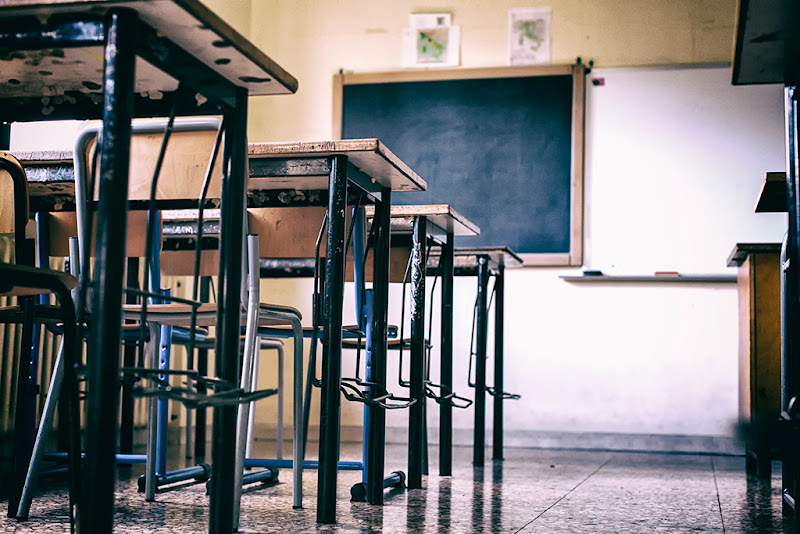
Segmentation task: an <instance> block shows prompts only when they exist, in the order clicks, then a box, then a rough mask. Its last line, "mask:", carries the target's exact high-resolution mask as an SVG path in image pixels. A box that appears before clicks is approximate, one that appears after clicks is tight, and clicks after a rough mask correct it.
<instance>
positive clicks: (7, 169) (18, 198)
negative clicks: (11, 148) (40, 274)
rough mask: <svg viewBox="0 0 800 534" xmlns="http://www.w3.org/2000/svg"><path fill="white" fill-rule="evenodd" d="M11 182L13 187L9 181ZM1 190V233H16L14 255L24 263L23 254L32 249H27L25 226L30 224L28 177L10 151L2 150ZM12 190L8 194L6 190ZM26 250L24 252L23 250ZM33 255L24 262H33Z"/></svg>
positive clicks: (0, 155)
mask: <svg viewBox="0 0 800 534" xmlns="http://www.w3.org/2000/svg"><path fill="white" fill-rule="evenodd" d="M9 181H10V182H11V184H10V185H11V188H9V187H8V185H7V184H8V182H9ZM0 191H3V192H4V193H3V194H2V195H3V196H2V208H0V233H3V234H11V233H13V234H14V245H13V249H14V257H15V259H16V261H17V262H21V263H22V261H21V260H22V259H23V256H25V255H28V254H30V253H31V252H32V250H27V249H25V246H26V244H27V243H26V241H25V227H26V226H27V224H28V218H29V216H30V213H29V205H28V179H27V177H26V176H25V170H24V169H23V168H22V165H21V164H20V162H19V161H18V160H17V158H15V157H14V156H12V155H11V154H9V153H8V152H3V151H0ZM7 191H12V192H13V195H12V196H8V195H7V194H6V193H5V192H7ZM23 250H24V252H23ZM32 259H33V258H32V257H30V258H25V261H24V263H31V262H32Z"/></svg>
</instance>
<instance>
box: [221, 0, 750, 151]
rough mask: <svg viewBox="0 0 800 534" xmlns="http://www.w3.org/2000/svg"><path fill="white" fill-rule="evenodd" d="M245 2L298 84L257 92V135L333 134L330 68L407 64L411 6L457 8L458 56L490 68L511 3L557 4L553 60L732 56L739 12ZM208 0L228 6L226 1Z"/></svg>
mask: <svg viewBox="0 0 800 534" xmlns="http://www.w3.org/2000/svg"><path fill="white" fill-rule="evenodd" d="M240 2H241V3H242V4H248V3H249V4H251V6H252V17H251V19H250V23H251V26H250V29H249V37H250V39H251V40H252V41H253V42H254V43H255V44H256V46H258V47H260V48H261V49H262V50H264V52H266V53H267V55H269V56H270V57H272V58H273V59H274V60H276V61H277V62H278V63H279V64H280V65H281V66H282V67H284V68H285V69H287V70H288V71H289V72H290V73H291V74H292V75H293V76H295V77H296V78H297V79H298V80H299V83H300V89H299V91H298V92H297V94H296V95H294V96H281V97H257V98H253V99H251V102H250V106H251V108H250V130H249V131H250V139H251V140H252V141H279V140H299V139H320V138H328V137H330V135H331V113H332V111H331V91H332V86H331V77H332V75H333V74H334V73H335V72H336V71H338V70H339V69H340V68H343V69H345V70H353V71H384V70H399V69H401V68H402V66H401V65H402V54H401V42H402V31H403V28H405V27H407V26H408V15H409V14H410V13H415V12H449V13H451V14H452V19H453V24H458V25H460V26H461V65H462V66H464V67H484V66H501V65H506V64H507V41H508V10H509V9H510V8H515V7H526V6H531V7H536V6H550V7H551V8H552V22H551V28H552V29H551V32H552V42H551V49H552V61H553V63H572V62H574V61H575V58H577V57H579V56H580V57H581V58H583V59H584V61H588V60H594V62H595V66H596V67H603V68H604V67H620V66H633V65H666V64H690V63H694V64H706V63H721V62H723V63H724V62H729V61H730V58H731V50H732V42H733V34H734V28H733V24H734V13H735V1H734V0H593V1H586V0H550V1H548V2H543V3H540V4H534V3H528V4H526V3H524V2H519V1H511V0H450V1H437V0H433V1H429V2H426V3H419V2H412V1H408V0H346V1H345V0H251V2H246V1H244V0H240ZM237 3H239V2H237ZM209 4H210V5H211V6H212V7H213V8H216V7H217V4H219V6H220V7H222V6H225V8H226V11H230V8H229V7H228V6H227V5H226V2H225V1H223V0H214V1H213V2H209ZM237 20H238V19H237Z"/></svg>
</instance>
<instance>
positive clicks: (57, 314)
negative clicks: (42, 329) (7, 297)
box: [0, 304, 63, 324]
mask: <svg viewBox="0 0 800 534" xmlns="http://www.w3.org/2000/svg"><path fill="white" fill-rule="evenodd" d="M62 321H63V318H62V314H61V307H60V306H56V305H53V304H35V305H34V308H33V322H34V323H47V324H55V323H60V322H62ZM23 322H25V313H24V311H23V309H22V306H0V323H3V324H5V323H23Z"/></svg>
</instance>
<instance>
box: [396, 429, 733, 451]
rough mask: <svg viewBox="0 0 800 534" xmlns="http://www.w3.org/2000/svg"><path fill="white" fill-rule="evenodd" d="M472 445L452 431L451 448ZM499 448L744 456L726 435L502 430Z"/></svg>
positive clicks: (467, 433)
mask: <svg viewBox="0 0 800 534" xmlns="http://www.w3.org/2000/svg"><path fill="white" fill-rule="evenodd" d="M407 440H408V431H407V429H405V428H400V427H390V428H387V429H386V441H387V442H390V443H405V442H406V441H407ZM438 441H439V436H438V429H433V428H431V429H429V430H428V442H429V443H438ZM473 442H474V437H473V433H472V430H470V429H453V445H455V446H467V447H472V444H473ZM486 446H487V447H491V446H492V434H491V431H489V432H487V433H486ZM503 446H504V447H507V448H535V449H575V450H608V451H642V452H668V453H686V454H689V453H694V454H730V455H743V454H744V447H743V446H742V445H741V444H740V443H739V442H738V441H737V440H736V439H734V438H733V437H730V436H690V435H679V434H624V433H611V432H555V431H540V430H506V431H505V432H504V433H503Z"/></svg>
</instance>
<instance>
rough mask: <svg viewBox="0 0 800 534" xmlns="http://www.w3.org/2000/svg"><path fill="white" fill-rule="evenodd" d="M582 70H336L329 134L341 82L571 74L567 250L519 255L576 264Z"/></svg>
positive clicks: (540, 262)
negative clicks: (365, 71)
mask: <svg viewBox="0 0 800 534" xmlns="http://www.w3.org/2000/svg"><path fill="white" fill-rule="evenodd" d="M586 73H587V67H586V65H584V64H583V63H580V62H579V63H576V64H574V65H548V66H534V67H488V68H466V69H465V68H459V69H441V70H438V69H437V70H419V71H395V72H373V73H352V72H342V71H340V72H339V73H338V74H336V75H334V77H333V132H332V133H333V138H334V139H341V137H342V123H343V117H342V115H343V110H344V86H345V85H355V84H381V83H387V84H388V83H401V82H426V81H439V80H471V79H482V78H512V77H514V78H516V77H534V76H564V75H570V76H572V133H571V143H572V147H571V169H570V187H569V191H570V229H569V236H570V244H569V252H565V253H527V254H526V253H521V254H519V256H520V257H521V258H522V259H523V261H524V264H525V265H526V266H580V265H582V263H583V220H584V214H583V211H584V207H583V206H584V201H583V194H584V191H583V190H584V187H583V182H584V178H583V174H584V133H585V132H584V130H585V128H584V123H585V94H586ZM428 179H433V177H429V178H428ZM497 245H504V243H497Z"/></svg>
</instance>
